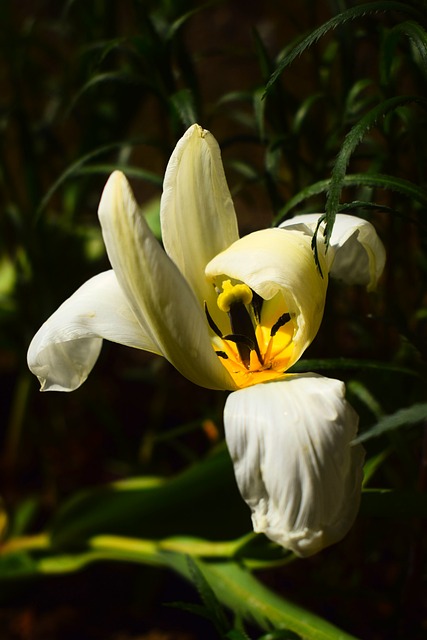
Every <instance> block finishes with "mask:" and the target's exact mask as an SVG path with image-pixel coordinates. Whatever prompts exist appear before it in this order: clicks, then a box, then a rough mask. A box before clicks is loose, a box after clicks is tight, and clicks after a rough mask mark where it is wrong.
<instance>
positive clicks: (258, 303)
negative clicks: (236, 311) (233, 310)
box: [252, 291, 264, 324]
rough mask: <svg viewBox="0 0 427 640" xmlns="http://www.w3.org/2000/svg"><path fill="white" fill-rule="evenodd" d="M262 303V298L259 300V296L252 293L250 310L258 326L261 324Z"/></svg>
mask: <svg viewBox="0 0 427 640" xmlns="http://www.w3.org/2000/svg"><path fill="white" fill-rule="evenodd" d="M263 302H264V298H261V296H260V295H259V294H258V293H256V292H255V291H252V309H253V312H254V316H255V321H256V323H257V324H260V322H261V309H262V305H263Z"/></svg>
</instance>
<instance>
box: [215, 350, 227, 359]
mask: <svg viewBox="0 0 427 640" xmlns="http://www.w3.org/2000/svg"><path fill="white" fill-rule="evenodd" d="M215 353H216V355H217V356H218V357H219V358H224V360H228V355H227V354H226V353H225V351H215Z"/></svg>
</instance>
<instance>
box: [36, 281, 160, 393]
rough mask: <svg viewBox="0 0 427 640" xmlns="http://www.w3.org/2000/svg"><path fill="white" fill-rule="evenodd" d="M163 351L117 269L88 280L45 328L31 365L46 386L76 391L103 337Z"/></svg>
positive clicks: (59, 389)
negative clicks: (132, 303)
mask: <svg viewBox="0 0 427 640" xmlns="http://www.w3.org/2000/svg"><path fill="white" fill-rule="evenodd" d="M103 338H105V339H106V340H111V341H112V342H118V343H120V344H123V345H127V346H130V347H135V348H137V349H144V350H146V351H152V352H154V353H159V350H158V347H157V345H156V344H155V343H153V341H152V340H151V338H150V336H149V335H148V334H147V332H146V331H145V329H144V328H143V327H142V326H141V325H140V323H138V321H137V320H136V318H135V315H134V314H133V312H132V310H131V309H130V307H129V304H128V302H127V300H126V298H125V296H124V294H123V292H122V290H121V288H120V287H119V284H118V282H117V278H116V276H115V275H114V272H113V271H106V272H104V273H100V274H99V275H97V276H95V277H94V278H91V279H90V280H88V281H87V282H86V283H85V284H84V285H83V286H81V287H80V288H79V289H78V290H77V291H76V292H75V293H74V294H73V295H72V296H71V297H70V298H68V300H66V301H65V302H64V303H63V304H62V305H61V306H60V307H59V308H58V309H57V310H56V311H55V313H53V315H51V316H50V318H49V319H48V320H47V321H46V322H45V323H44V324H43V325H42V326H41V327H40V329H39V330H38V332H37V333H36V335H35V336H34V338H33V339H32V341H31V344H30V347H29V349H28V366H29V368H30V370H31V371H32V372H33V373H34V374H35V375H36V376H37V377H38V379H39V381H40V384H41V390H42V391H74V389H77V388H78V387H79V386H80V385H81V384H82V383H83V382H84V381H85V380H86V378H87V376H88V375H89V373H90V371H91V370H92V367H93V366H94V364H95V362H96V360H97V358H98V355H99V352H100V350H101V346H102V339H103Z"/></svg>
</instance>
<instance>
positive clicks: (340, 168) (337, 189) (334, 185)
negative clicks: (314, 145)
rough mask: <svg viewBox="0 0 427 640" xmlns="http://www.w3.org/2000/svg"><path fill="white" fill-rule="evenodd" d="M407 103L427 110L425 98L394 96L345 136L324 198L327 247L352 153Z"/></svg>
mask: <svg viewBox="0 0 427 640" xmlns="http://www.w3.org/2000/svg"><path fill="white" fill-rule="evenodd" d="M408 102H418V103H419V104H421V105H422V106H424V107H425V108H427V100H426V99H425V98H421V97H419V96H395V97H393V98H389V99H388V100H384V101H383V102H381V103H380V104H379V105H377V106H376V107H374V108H373V109H371V110H370V111H369V112H368V113H367V114H365V115H364V116H363V118H361V119H360V120H359V122H358V123H357V124H355V125H354V127H352V129H351V130H350V131H349V132H348V134H347V135H346V137H345V139H344V142H343V144H342V146H341V149H340V151H339V153H338V156H337V158H336V160H335V163H334V167H333V169H332V175H331V182H330V186H329V190H328V195H327V198H326V207H325V213H326V228H325V242H326V244H327V245H328V244H329V240H330V237H331V234H332V229H333V226H334V222H335V216H336V214H337V211H338V206H339V201H340V196H341V191H342V189H343V186H344V176H345V172H346V169H347V165H348V163H349V161H350V157H351V155H352V153H353V152H354V150H355V148H356V147H357V145H358V144H359V143H360V142H361V140H362V139H363V137H364V136H365V134H366V133H367V132H368V131H369V129H370V128H371V127H373V126H374V125H375V124H376V122H377V121H378V120H379V118H381V117H383V116H385V115H386V114H388V113H390V112H391V111H395V110H396V109H397V108H398V107H401V106H403V105H405V104H407V103H408Z"/></svg>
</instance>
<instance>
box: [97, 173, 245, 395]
mask: <svg viewBox="0 0 427 640" xmlns="http://www.w3.org/2000/svg"><path fill="white" fill-rule="evenodd" d="M98 213H99V219H100V222H101V226H102V233H103V237H104V242H105V246H106V248H107V253H108V257H109V259H110V262H111V265H112V267H113V269H114V272H115V274H116V276H117V280H118V282H119V284H120V286H121V288H122V290H123V292H124V293H125V295H126V298H127V300H128V302H129V305H130V307H131V309H132V310H133V312H134V314H135V316H136V318H137V319H138V321H139V322H140V323H141V325H142V326H145V327H147V328H148V331H149V334H150V337H151V339H152V341H153V343H154V344H156V345H158V348H159V351H160V352H161V354H162V355H163V356H164V357H165V358H166V359H167V360H169V362H170V363H171V364H172V365H173V366H174V367H175V368H176V369H178V371H180V372H181V373H182V374H183V375H184V376H185V377H186V378H188V379H189V380H191V381H192V382H194V383H196V384H199V385H200V386H204V387H208V388H212V389H233V388H235V385H234V383H233V381H232V380H231V377H230V375H229V374H228V373H227V371H226V370H225V368H224V367H223V366H222V364H221V363H220V362H219V359H218V357H217V356H216V354H215V352H214V350H213V347H212V344H211V339H210V334H209V330H208V324H207V321H206V317H205V314H204V310H203V307H202V306H201V305H200V304H199V302H198V300H197V299H196V297H195V295H194V294H193V292H192V291H191V289H190V287H189V285H188V283H187V281H186V280H185V279H184V278H183V276H182V275H181V273H180V272H179V270H178V268H177V267H176V265H175V264H174V263H173V262H172V260H171V259H170V258H169V257H168V256H167V254H166V253H165V252H164V250H163V249H162V247H161V246H160V244H159V243H158V242H157V240H156V238H155V237H154V235H153V234H152V232H151V231H150V229H149V227H148V225H147V223H146V221H145V219H144V217H143V216H142V215H141V214H140V211H139V209H138V205H137V204H136V202H135V199H134V196H133V193H132V190H131V188H130V186H129V183H128V181H127V180H126V178H125V176H124V175H123V174H122V173H121V172H119V171H115V172H114V173H113V174H112V175H111V176H110V178H109V180H108V182H107V184H106V186H105V188H104V191H103V194H102V197H101V202H100V205H99V211H98Z"/></svg>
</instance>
